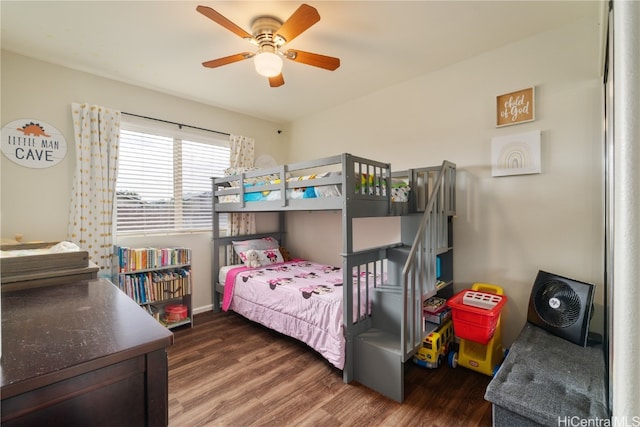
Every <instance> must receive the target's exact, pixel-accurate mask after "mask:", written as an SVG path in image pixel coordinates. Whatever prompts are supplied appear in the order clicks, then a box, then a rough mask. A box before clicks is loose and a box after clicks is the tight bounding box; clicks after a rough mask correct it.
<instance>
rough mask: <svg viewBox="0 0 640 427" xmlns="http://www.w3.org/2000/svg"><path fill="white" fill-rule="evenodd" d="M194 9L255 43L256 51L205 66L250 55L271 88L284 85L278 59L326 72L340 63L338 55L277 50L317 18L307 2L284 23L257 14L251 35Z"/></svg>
mask: <svg viewBox="0 0 640 427" xmlns="http://www.w3.org/2000/svg"><path fill="white" fill-rule="evenodd" d="M196 10H197V11H198V12H200V13H201V14H203V15H204V16H206V17H207V18H209V19H211V20H212V21H214V22H216V23H218V24H220V25H222V26H223V27H224V28H226V29H227V30H229V31H231V32H232V33H234V34H236V35H238V36H240V37H242V38H243V39H245V40H247V41H248V42H250V43H252V44H254V45H256V46H258V50H257V51H255V52H242V53H237V54H235V55H231V56H225V57H223V58H218V59H213V60H211V61H206V62H203V63H202V65H204V66H205V67H208V68H216V67H220V66H222V65H227V64H232V63H234V62H238V61H242V60H244V59H249V58H254V64H255V67H256V71H257V72H258V74H260V75H263V76H265V77H268V78H269V85H270V86H271V87H278V86H282V85H283V84H284V77H283V76H282V64H283V61H282V58H286V59H289V60H291V61H294V62H300V63H302V64H307V65H312V66H314V67H319V68H324V69H325V70H330V71H333V70H335V69H336V68H338V67H339V66H340V59H339V58H334V57H331V56H325V55H320V54H317V53H311V52H305V51H302V50H296V49H287V50H286V51H284V52H282V51H281V50H280V48H282V47H283V46H284V45H285V44H286V43H289V42H290V41H292V40H293V39H295V38H296V37H298V36H299V35H300V34H302V33H303V32H304V31H306V30H307V29H308V28H310V27H311V26H312V25H314V24H315V23H316V22H318V21H319V20H320V14H319V13H318V11H317V10H316V9H315V8H314V7H312V6H309V5H307V4H302V5H301V6H300V7H298V9H296V11H295V12H293V14H292V15H291V16H290V17H289V19H287V20H286V21H285V22H284V23H283V22H282V21H280V20H279V19H278V18H275V17H273V16H258V17H257V18H255V19H254V20H253V22H252V24H251V31H252V33H253V34H249V33H248V32H246V31H245V30H243V29H242V28H240V27H239V26H237V25H236V24H234V23H233V22H231V21H230V20H228V19H227V18H225V17H224V16H222V15H221V14H220V13H219V12H217V11H215V10H213V9H212V8H210V7H208V6H198V7H197V8H196Z"/></svg>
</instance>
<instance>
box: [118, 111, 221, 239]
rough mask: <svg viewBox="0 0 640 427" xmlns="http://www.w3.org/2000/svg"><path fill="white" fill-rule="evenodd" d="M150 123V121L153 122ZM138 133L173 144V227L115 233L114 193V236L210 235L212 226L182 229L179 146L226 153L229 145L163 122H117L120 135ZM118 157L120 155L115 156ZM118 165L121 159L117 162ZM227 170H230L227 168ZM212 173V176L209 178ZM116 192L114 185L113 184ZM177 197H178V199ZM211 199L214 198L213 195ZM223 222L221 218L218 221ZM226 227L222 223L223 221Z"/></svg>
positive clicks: (209, 135) (209, 133) (218, 136)
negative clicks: (211, 147) (193, 145)
mask: <svg viewBox="0 0 640 427" xmlns="http://www.w3.org/2000/svg"><path fill="white" fill-rule="evenodd" d="M152 120H153V119H152ZM122 130H125V131H130V132H139V133H145V134H150V135H155V136H159V137H164V138H171V139H172V140H173V142H172V144H173V158H172V160H173V198H174V202H175V204H174V217H173V218H174V219H175V221H174V226H173V228H171V229H168V228H167V229H158V230H143V229H137V230H118V209H117V208H118V197H117V192H118V190H116V195H115V200H114V203H115V206H114V221H113V223H114V234H115V235H117V236H121V237H128V236H151V235H155V236H163V235H182V234H193V233H210V232H211V231H212V225H211V226H209V227H207V228H189V227H184V226H183V224H184V223H183V221H182V218H183V212H182V209H181V208H182V205H183V197H182V196H181V194H182V187H183V183H182V169H181V168H182V163H183V161H182V159H181V157H180V156H181V155H182V148H183V147H182V142H185V141H186V142H190V143H198V144H206V145H214V146H218V147H224V148H227V149H229V151H230V147H231V142H230V141H229V137H228V136H227V135H225V134H222V133H216V132H214V131H207V130H205V129H198V128H193V127H190V126H186V125H177V124H173V123H169V122H164V121H157V122H156V121H154V122H153V123H149V120H148V119H147V120H144V119H139V118H137V117H133V116H124V115H123V116H122V118H121V121H120V131H122ZM177 141H178V143H177ZM118 157H120V154H119V155H118ZM118 161H120V159H118ZM226 167H229V164H227V166H226ZM119 174H120V168H118V175H119ZM214 175H215V172H212V176H214ZM116 188H117V183H116ZM178 195H179V197H178ZM212 197H213V195H212ZM221 219H224V218H221ZM223 223H225V221H223ZM223 225H224V224H223Z"/></svg>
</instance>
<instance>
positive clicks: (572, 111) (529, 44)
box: [0, 23, 603, 343]
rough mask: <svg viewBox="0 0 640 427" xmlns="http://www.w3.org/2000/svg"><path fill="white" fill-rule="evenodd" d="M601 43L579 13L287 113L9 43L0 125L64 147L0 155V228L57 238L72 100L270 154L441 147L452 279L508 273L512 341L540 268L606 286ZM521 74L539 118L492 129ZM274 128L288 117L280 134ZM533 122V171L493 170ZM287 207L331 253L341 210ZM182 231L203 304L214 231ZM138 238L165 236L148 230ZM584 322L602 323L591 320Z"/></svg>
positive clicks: (426, 155) (385, 154)
mask: <svg viewBox="0 0 640 427" xmlns="http://www.w3.org/2000/svg"><path fill="white" fill-rule="evenodd" d="M597 56H598V31H597V28H595V24H590V23H583V24H580V25H576V26H571V27H567V28H564V29H562V30H558V31H554V32H549V33H546V34H543V35H540V36H536V37H533V38H530V39H527V40H524V41H522V42H520V43H517V44H513V45H509V46H505V47H503V48H501V49H498V50H495V51H492V52H488V53H486V54H484V55H481V56H478V57H476V58H473V59H471V60H468V61H465V62H462V63H459V64H456V65H454V66H451V67H449V68H447V69H445V70H441V71H439V72H435V73H432V74H428V75H425V76H422V77H420V78H417V79H414V80H411V81H408V82H406V83H404V84H400V85H397V86H394V87H390V88H388V89H385V90H382V91H380V92H377V93H373V94H370V95H368V96H366V97H364V98H361V99H358V100H354V101H352V102H349V103H347V104H345V105H342V106H339V107H336V108H333V109H330V110H327V111H324V112H322V113H319V114H316V115H313V116H310V117H306V118H303V119H301V120H298V121H296V122H294V123H291V124H288V125H282V124H276V123H270V122H265V121H262V120H258V119H254V118H251V117H247V116H243V115H239V114H235V113H233V112H229V111H225V110H221V109H216V108H212V107H208V106H204V105H201V104H198V103H195V102H190V101H187V100H184V99H179V98H175V97H172V96H168V95H164V94H160V93H158V92H154V91H150V90H146V89H141V88H137V87H134V86H130V85H126V84H121V83H118V82H115V81H111V80H107V79H103V78H100V77H97V76H92V75H88V74H85V73H80V72H76V71H71V70H69V69H65V68H62V67H57V66H53V65H50V64H46V63H42V62H39V61H33V60H31V59H28V58H25V57H22V56H19V55H16V54H13V53H9V52H5V51H3V52H2V88H1V89H2V124H4V123H8V122H9V121H12V120H16V119H20V118H36V119H41V120H43V121H45V122H47V123H50V124H52V125H54V126H56V127H57V128H58V129H59V130H61V131H62V132H63V134H64V135H65V136H66V137H67V142H68V144H69V152H68V153H67V158H66V159H65V160H64V161H63V162H62V163H60V164H58V165H56V166H54V167H52V168H49V169H42V170H37V169H27V168H23V167H21V166H18V165H15V164H13V163H12V162H10V161H9V160H7V159H6V158H4V156H2V157H3V158H2V161H1V162H2V163H1V164H0V165H1V167H2V171H1V172H2V174H1V178H2V182H1V185H2V186H1V196H2V198H1V203H2V205H1V212H2V217H1V220H2V237H11V236H13V235H14V234H15V233H21V234H24V236H25V239H27V240H60V239H64V238H65V237H66V218H67V212H68V209H69V202H68V200H69V192H70V188H71V180H72V175H73V168H74V162H73V160H72V159H73V155H74V150H73V140H72V124H71V118H70V113H69V106H70V104H71V103H72V102H88V103H91V104H99V105H105V106H109V107H112V108H115V109H119V110H121V111H127V112H131V113H137V114H143V115H148V116H152V117H158V118H163V119H168V120H173V121H178V122H183V123H187V124H191V125H195V126H201V127H205V128H211V129H216V130H222V131H226V132H231V133H238V134H243V135H248V136H253V137H255V138H256V140H257V153H256V154H257V155H260V154H262V153H269V154H271V155H272V156H273V157H275V158H276V160H277V161H279V162H284V161H298V160H308V159H311V158H315V157H321V156H325V155H333V154H337V153H340V152H343V151H348V152H351V153H353V154H356V155H361V156H364V157H369V158H374V159H376V160H384V161H389V162H391V163H392V165H393V167H394V169H403V168H408V167H418V166H424V165H434V164H439V163H440V162H441V161H442V160H444V159H447V160H451V161H453V162H455V163H456V164H457V165H458V189H457V197H458V212H457V217H456V219H455V226H454V232H455V242H454V243H455V280H456V289H460V288H464V287H467V286H469V285H470V284H471V283H473V282H476V281H485V282H492V283H496V284H498V285H501V286H502V287H504V289H505V293H506V295H507V296H508V298H509V303H508V305H507V309H506V312H505V322H504V325H505V340H506V341H507V343H508V342H510V341H511V340H512V339H513V338H514V337H515V334H516V333H517V331H518V330H519V329H520V328H521V326H522V324H523V323H524V320H525V316H526V314H525V312H526V304H527V301H528V297H529V291H530V288H531V284H532V283H533V279H534V278H535V275H536V273H537V271H538V270H539V269H543V270H548V271H551V272H556V273H559V274H563V275H566V276H570V277H574V278H577V279H580V280H586V281H590V282H593V283H596V284H597V286H598V295H597V302H598V303H599V304H601V303H602V300H603V287H602V278H603V268H602V265H603V247H602V241H603V235H602V224H603V218H602V216H603V214H602V206H603V196H602V192H603V190H602V176H603V170H602V130H601V128H602V118H601V107H600V106H601V105H602V96H601V92H602V89H601V84H600V80H601V79H600V77H599V68H598V66H597V62H598V61H597ZM529 86H535V87H536V114H537V119H536V121H534V122H531V123H525V124H520V125H516V126H508V127H505V128H500V129H497V128H495V97H496V95H499V94H503V93H507V92H510V91H513V90H518V89H522V88H524V87H529ZM279 128H284V129H286V131H285V132H284V133H282V134H278V133H277V129H279ZM531 130H540V131H541V132H542V173H541V174H539V175H528V176H512V177H501V178H492V177H491V166H490V159H491V138H492V137H494V136H503V135H511V134H518V133H522V132H527V131H531ZM289 142H291V144H290V145H289ZM345 147H348V148H346V149H345ZM311 216H313V217H312V218H311V219H310V218H309V217H311ZM288 219H289V236H288V241H287V245H288V246H289V247H290V249H291V251H292V252H294V253H295V255H298V256H304V257H308V258H317V259H319V260H320V261H322V262H331V263H339V262H340V257H339V252H340V250H341V236H340V215H339V214H337V213H333V212H324V213H323V212H320V213H310V212H298V213H294V214H291V215H289V217H288ZM310 224H313V226H310ZM318 225H321V226H318ZM323 227H324V228H323ZM357 232H358V236H357V238H356V246H361V247H364V246H370V245H372V244H376V243H379V242H383V241H387V240H396V238H397V222H396V221H393V220H390V221H386V220H373V221H370V222H367V221H364V222H361V223H359V224H358V225H357ZM177 239H178V240H176V243H175V244H183V245H189V246H191V247H192V248H193V249H194V251H197V255H195V256H194V257H195V261H194V269H195V271H197V272H198V274H197V275H196V277H197V282H196V291H195V296H194V301H195V304H194V305H195V306H196V307H198V308H200V309H201V310H203V309H206V308H207V307H208V306H209V305H210V304H211V293H210V289H209V286H210V285H209V283H210V265H209V262H208V261H209V258H208V254H209V251H210V234H209V233H204V234H197V235H187V236H180V237H179V238H177ZM130 241H131V240H130V239H126V240H125V239H120V242H119V243H121V244H128V243H129V242H130ZM139 242H141V243H140V244H162V243H164V242H165V240H164V238H159V237H154V236H149V237H146V238H144V239H143V240H139ZM196 264H197V265H196ZM598 308H599V310H598V313H597V314H598V315H599V317H600V318H601V307H598ZM593 325H594V326H595V328H596V329H598V330H601V329H602V326H601V320H600V319H596V321H595V322H594V324H593Z"/></svg>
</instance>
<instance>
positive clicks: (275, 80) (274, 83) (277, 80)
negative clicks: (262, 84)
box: [269, 73, 284, 87]
mask: <svg viewBox="0 0 640 427" xmlns="http://www.w3.org/2000/svg"><path fill="white" fill-rule="evenodd" d="M283 84H284V76H283V75H282V73H280V74H278V75H277V76H275V77H269V86H271V87H280V86H282V85H283Z"/></svg>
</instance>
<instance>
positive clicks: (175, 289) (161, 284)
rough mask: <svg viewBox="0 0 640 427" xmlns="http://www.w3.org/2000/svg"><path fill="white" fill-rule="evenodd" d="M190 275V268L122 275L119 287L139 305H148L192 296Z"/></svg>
mask: <svg viewBox="0 0 640 427" xmlns="http://www.w3.org/2000/svg"><path fill="white" fill-rule="evenodd" d="M190 275H191V271H190V270H189V269H188V268H176V269H173V270H164V271H147V272H144V273H134V274H122V275H120V277H119V280H118V287H119V288H120V289H121V290H122V291H123V292H124V293H125V294H127V295H128V296H129V297H130V298H131V299H133V300H134V301H136V302H137V303H138V304H147V303H152V302H157V301H164V300H167V299H172V298H179V297H183V296H185V295H189V294H191V280H190Z"/></svg>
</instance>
